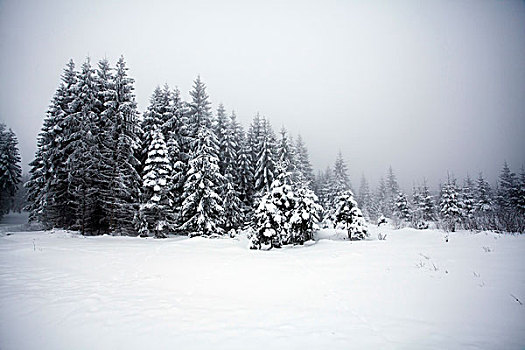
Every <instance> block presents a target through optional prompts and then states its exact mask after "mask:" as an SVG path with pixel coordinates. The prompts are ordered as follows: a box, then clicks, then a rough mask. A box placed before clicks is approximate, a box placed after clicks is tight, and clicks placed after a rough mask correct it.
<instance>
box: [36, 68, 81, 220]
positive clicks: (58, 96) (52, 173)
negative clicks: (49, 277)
mask: <svg viewBox="0 0 525 350" xmlns="http://www.w3.org/2000/svg"><path fill="white" fill-rule="evenodd" d="M61 78H62V81H61V83H60V85H59V87H58V89H57V91H56V93H55V95H54V96H53V99H52V101H51V104H50V106H49V108H48V110H47V113H46V117H45V119H44V125H43V127H42V131H41V132H40V134H39V136H38V141H37V151H36V154H35V159H34V160H33V161H32V162H31V163H30V164H29V165H30V166H31V170H30V172H29V173H30V179H29V181H28V183H27V184H26V188H27V192H28V206H27V210H28V211H29V220H30V221H39V222H41V223H42V224H43V225H44V227H45V228H52V227H60V228H70V227H71V225H72V224H73V223H74V221H75V213H74V211H73V208H72V207H71V206H70V205H69V194H68V181H69V174H68V171H67V160H68V159H69V155H70V154H71V152H72V150H71V147H68V146H69V142H70V135H71V132H72V130H73V129H72V127H71V124H72V118H69V116H70V115H71V114H73V113H74V112H75V110H74V106H73V104H72V102H73V100H74V99H75V98H76V95H77V80H78V73H77V71H76V70H75V64H74V62H73V60H70V61H69V62H68V64H67V65H66V68H65V69H64V72H63V74H62V77H61Z"/></svg>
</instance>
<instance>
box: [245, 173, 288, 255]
mask: <svg viewBox="0 0 525 350" xmlns="http://www.w3.org/2000/svg"><path fill="white" fill-rule="evenodd" d="M286 176H287V175H282V176H281V177H280V178H279V179H276V180H275V181H274V182H273V183H272V185H271V188H270V191H268V192H267V193H265V194H264V195H263V196H262V197H261V200H260V201H259V204H258V206H257V209H256V210H255V214H254V228H255V232H254V233H253V235H252V237H251V243H250V248H251V249H271V248H280V247H281V246H282V244H283V240H285V238H286V237H287V236H288V231H289V228H290V222H289V219H290V216H291V215H290V214H291V211H292V210H293V208H294V206H295V196H294V194H293V190H292V186H291V185H289V184H286V183H283V182H282V181H281V180H282V179H283V177H286Z"/></svg>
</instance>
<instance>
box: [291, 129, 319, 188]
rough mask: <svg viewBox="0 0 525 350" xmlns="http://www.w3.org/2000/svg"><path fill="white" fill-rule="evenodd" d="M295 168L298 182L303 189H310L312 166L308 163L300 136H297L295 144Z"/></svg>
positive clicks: (305, 149) (312, 174) (307, 156)
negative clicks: (301, 183)
mask: <svg viewBox="0 0 525 350" xmlns="http://www.w3.org/2000/svg"><path fill="white" fill-rule="evenodd" d="M294 151H295V166H296V169H297V173H298V174H299V176H300V178H299V179H298V181H299V182H303V183H304V186H303V187H309V188H311V186H312V182H313V181H314V173H313V169H312V164H311V163H310V156H309V155H308V149H307V148H306V144H305V143H304V141H303V139H302V137H301V135H298V136H297V140H296V143H295V150H294Z"/></svg>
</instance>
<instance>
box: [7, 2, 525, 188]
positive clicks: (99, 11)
mask: <svg viewBox="0 0 525 350" xmlns="http://www.w3.org/2000/svg"><path fill="white" fill-rule="evenodd" d="M0 52H1V53H2V54H1V55H0V122H3V123H6V124H7V125H8V126H9V127H11V128H12V129H13V131H14V132H15V133H16V134H17V136H18V139H19V141H20V145H19V147H20V151H21V154H22V162H23V168H24V172H27V170H28V169H29V167H28V165H27V164H28V163H29V162H30V161H31V160H32V159H33V156H34V152H35V150H36V138H37V135H38V133H39V131H40V128H41V127H42V121H43V118H44V116H45V112H46V110H47V107H48V104H49V102H50V99H51V97H52V96H53V94H54V92H55V90H56V88H57V86H58V84H59V81H60V75H61V73H62V70H63V68H64V67H65V65H66V63H67V61H68V60H69V59H70V58H73V59H74V60H75V63H76V64H77V67H79V66H80V65H81V63H82V62H83V61H84V60H85V59H86V57H87V56H89V57H91V59H92V61H93V63H96V62H97V61H98V60H99V59H101V58H103V57H107V58H108V59H109V60H110V62H111V63H112V64H114V63H115V62H116V60H117V59H118V57H119V56H120V55H121V54H123V55H124V57H125V59H126V61H127V63H128V66H129V68H130V75H131V77H133V78H134V79H135V87H136V97H137V102H138V107H139V110H140V111H141V112H143V111H144V110H145V108H146V106H147V105H148V101H149V98H150V96H151V94H152V92H153V89H154V88H155V86H156V85H163V84H164V83H168V84H169V85H170V86H171V87H175V86H178V87H179V89H180V90H181V92H182V94H183V97H184V98H185V99H188V91H189V90H190V88H191V85H192V82H193V80H194V79H195V78H196V76H197V75H198V74H200V75H201V77H202V79H203V81H204V82H205V83H206V84H207V87H208V93H209V95H210V99H211V101H212V102H213V106H212V107H213V109H214V110H216V108H217V106H218V104H219V103H220V102H222V103H224V105H225V107H226V108H227V110H228V111H231V110H232V109H235V111H236V113H237V116H238V119H239V120H240V121H241V123H242V124H243V125H244V126H245V127H247V126H248V125H249V123H250V121H251V119H252V118H253V116H254V115H255V114H256V113H257V112H260V113H261V114H262V115H265V116H266V117H268V118H269V119H270V121H271V123H272V125H273V127H274V130H275V131H276V132H277V131H278V130H279V129H280V128H281V126H283V125H284V126H285V127H286V128H287V129H288V130H289V132H290V133H291V134H292V135H294V136H296V135H297V134H298V133H300V134H301V136H302V137H303V139H304V141H305V142H306V144H307V147H308V150H309V153H310V157H311V161H312V164H313V166H314V167H315V169H316V172H317V170H320V169H324V168H326V166H328V165H332V164H333V162H334V160H335V158H336V155H337V152H338V151H339V150H341V152H342V153H343V156H344V158H345V160H346V162H347V164H348V166H349V173H350V176H351V180H352V184H353V187H354V189H357V187H358V186H359V180H360V177H361V174H363V173H364V174H365V175H366V177H367V178H368V180H369V181H370V182H371V185H372V186H373V187H374V188H375V186H376V185H377V181H378V179H379V177H380V176H382V175H384V174H385V173H386V171H387V168H388V166H389V165H392V167H393V169H394V172H395V174H396V175H397V177H398V180H399V182H400V185H401V186H402V187H404V188H405V189H409V188H411V186H412V182H413V181H421V180H422V179H423V177H426V178H427V179H428V180H429V183H430V184H431V185H432V186H433V187H434V188H435V187H436V186H437V185H438V184H439V182H440V181H444V180H446V176H447V170H449V171H451V172H452V173H454V174H455V175H456V177H458V178H459V179H462V178H463V177H464V176H465V175H466V174H467V172H469V173H470V175H471V176H473V177H475V176H477V173H478V172H479V171H483V172H484V174H485V175H486V176H487V178H488V180H489V181H490V182H492V183H493V182H494V181H495V180H496V178H497V175H498V174H499V172H500V170H501V167H502V165H503V161H504V160H507V161H508V162H509V164H510V166H511V168H512V170H513V171H516V172H519V170H520V168H521V167H522V166H523V165H525V2H524V1H439V2H427V1H396V2H391V1H366V2H365V1H353V2H351V1H348V2H347V1H306V2H301V1H296V2H295V1H288V2H286V3H284V2H280V1H261V2H244V1H225V2H222V1H221V2H220V3H219V2H216V1H211V0H210V1H188V2H182V1H173V2H168V1H166V2H161V1H147V2H140V1H135V2H134V1H126V2H118V1H89V2H78V3H77V2H73V1H3V0H0Z"/></svg>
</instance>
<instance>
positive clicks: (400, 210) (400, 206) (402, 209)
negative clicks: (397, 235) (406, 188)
mask: <svg viewBox="0 0 525 350" xmlns="http://www.w3.org/2000/svg"><path fill="white" fill-rule="evenodd" d="M393 214H394V216H395V217H396V219H397V220H399V221H401V222H408V221H410V208H409V206H408V200H407V197H406V195H405V194H404V193H403V192H399V193H398V194H397V197H396V200H395V207H394V213H393Z"/></svg>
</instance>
